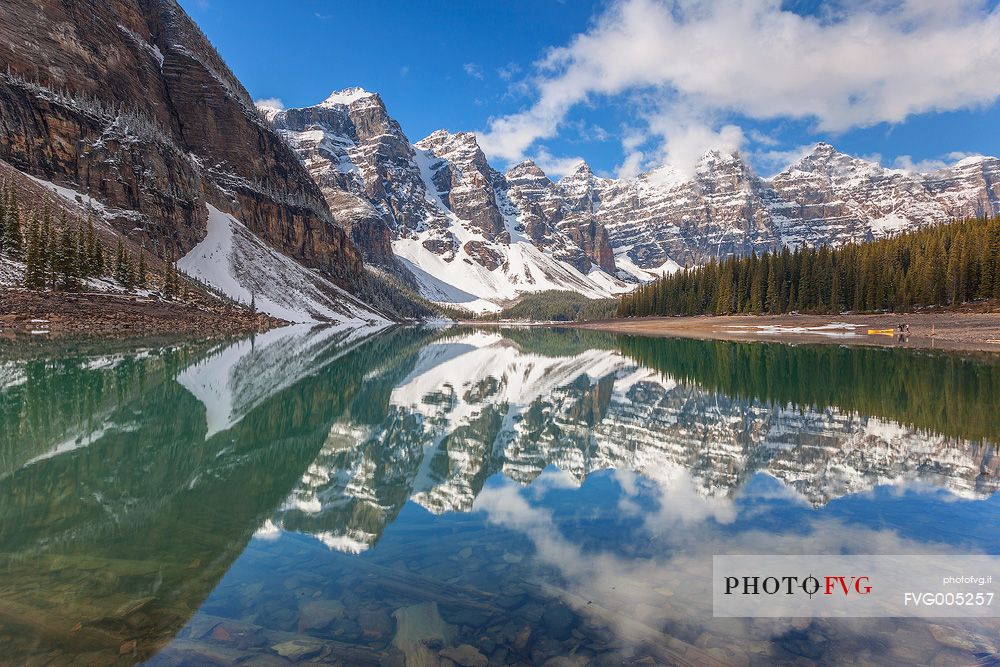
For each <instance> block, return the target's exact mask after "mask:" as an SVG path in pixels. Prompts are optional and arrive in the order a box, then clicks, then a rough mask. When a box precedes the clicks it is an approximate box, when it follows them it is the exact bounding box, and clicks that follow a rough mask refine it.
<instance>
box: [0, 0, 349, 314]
mask: <svg viewBox="0 0 1000 667" xmlns="http://www.w3.org/2000/svg"><path fill="white" fill-rule="evenodd" d="M0 61H2V62H3V63H4V65H5V67H4V71H3V73H2V74H0V136H3V137H4V141H3V142H0V158H2V159H5V160H7V161H8V162H10V163H11V164H13V165H14V166H15V167H17V168H18V169H20V170H22V171H24V172H26V173H28V174H31V175H33V176H36V177H39V178H42V179H45V180H47V181H53V182H56V183H58V184H60V185H64V186H67V187H68V188H69V192H70V194H71V196H72V192H73V191H75V192H77V193H88V194H90V195H93V196H94V197H95V198H96V199H97V200H98V201H99V202H100V203H101V204H102V205H103V206H104V207H106V208H110V209H113V210H114V211H115V212H116V214H115V215H113V216H109V220H108V221H109V222H110V223H111V224H113V225H114V227H115V228H116V230H117V231H118V232H119V233H121V234H124V235H126V236H127V237H128V238H129V239H131V240H133V241H135V242H137V243H142V244H144V245H145V246H146V247H147V248H151V249H152V250H153V252H154V253H155V254H157V255H159V256H161V257H170V256H174V257H178V256H183V255H185V254H186V253H188V252H189V251H191V250H192V249H193V248H195V247H196V246H197V245H199V243H201V242H202V241H204V239H205V237H206V234H207V233H208V231H209V230H208V226H209V224H208V219H209V210H210V209H209V207H213V208H214V209H216V210H219V211H222V212H223V213H225V214H229V215H232V216H233V219H234V220H236V221H237V223H238V224H239V225H240V226H242V227H245V229H246V230H247V233H248V234H250V235H252V236H254V237H257V238H259V239H261V240H262V241H263V245H264V246H265V247H267V248H270V249H273V250H275V251H277V252H278V253H279V254H280V255H281V256H284V257H288V258H291V259H293V260H295V262H296V263H297V264H299V265H302V266H303V267H305V269H303V270H306V269H309V270H317V271H319V272H321V274H322V275H323V276H324V278H323V280H326V279H329V280H332V281H334V282H335V283H337V284H338V285H340V286H341V287H344V288H348V289H352V290H353V289H356V288H358V286H359V285H361V284H363V283H364V281H365V276H364V273H363V267H362V261H361V254H360V253H359V252H358V251H357V249H356V248H355V246H354V244H353V243H351V241H350V239H349V237H348V236H347V234H346V233H345V232H344V230H343V229H341V228H340V227H339V226H337V225H336V224H335V223H334V221H333V219H332V217H331V215H330V211H329V209H328V207H327V204H326V202H325V201H324V198H323V195H322V193H321V191H320V189H319V187H318V186H317V185H316V184H315V183H314V182H313V180H312V179H311V178H310V175H309V173H308V172H307V171H306V169H305V168H304V167H303V166H302V164H301V163H300V162H299V160H298V157H297V156H296V155H295V153H294V152H293V151H292V150H291V149H290V148H289V147H288V145H287V144H286V143H285V142H283V141H282V140H281V138H280V137H279V136H278V135H277V133H275V132H274V131H273V129H272V128H271V126H270V125H269V124H268V123H267V122H266V120H265V119H263V118H262V117H261V116H260V115H259V113H258V112H257V110H256V109H255V107H254V105H253V102H252V101H251V99H250V96H249V94H248V93H247V92H246V90H245V89H244V88H243V86H242V85H241V84H240V82H239V81H238V80H237V79H236V77H235V76H234V75H233V74H232V72H231V71H230V70H229V68H228V67H227V66H226V64H225V63H224V62H223V61H222V59H221V58H220V57H219V55H218V54H217V53H216V51H215V50H214V48H213V47H212V45H211V44H210V43H209V41H208V40H207V39H206V38H205V36H204V35H203V34H202V33H201V31H200V30H199V29H198V27H197V26H196V25H195V24H194V22H193V21H191V19H190V18H189V17H188V16H187V15H186V14H185V13H184V11H183V10H182V9H181V8H180V6H179V5H178V4H177V3H176V2H175V1H174V0H107V1H105V0H101V1H100V2H98V1H97V0H82V1H80V2H72V3H65V2H55V1H54V0H52V1H50V0H46V1H45V2H29V1H28V0H10V1H9V2H4V3H3V5H2V6H0ZM219 262H220V258H219V257H216V263H219ZM230 268H232V267H230ZM224 273H225V274H226V275H227V276H228V277H230V278H234V280H235V282H237V283H240V284H243V283H242V282H241V281H240V280H239V275H237V274H238V273H239V272H238V271H235V270H227V271H225V272H224ZM202 277H203V278H206V277H209V276H204V275H203V276H202ZM243 286H244V287H246V285H245V284H243ZM216 287H219V288H220V289H223V290H224V291H225V290H226V288H227V286H226V285H216ZM331 287H332V284H331ZM323 289H326V287H324V288H323ZM245 291H247V293H249V291H250V290H245ZM328 291H331V292H336V290H328ZM230 296H234V297H236V298H242V297H243V296H244V295H243V294H242V293H241V294H231V295H230ZM333 298H335V299H336V298H339V297H338V296H337V295H334V297H333ZM352 308H353V306H352ZM348 310H350V309H348ZM358 312H359V313H360V312H361V311H358ZM300 315H301V316H302V317H310V316H312V315H317V313H311V312H306V311H305V310H303V311H302V312H301V313H300Z"/></svg>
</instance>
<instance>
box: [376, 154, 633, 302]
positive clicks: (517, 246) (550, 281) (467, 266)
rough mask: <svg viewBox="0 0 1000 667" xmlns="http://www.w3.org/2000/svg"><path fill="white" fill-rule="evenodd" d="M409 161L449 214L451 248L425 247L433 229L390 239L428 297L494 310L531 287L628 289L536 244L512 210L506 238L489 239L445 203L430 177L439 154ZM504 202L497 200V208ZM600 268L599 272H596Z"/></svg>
mask: <svg viewBox="0 0 1000 667" xmlns="http://www.w3.org/2000/svg"><path fill="white" fill-rule="evenodd" d="M414 161H415V163H416V164H417V166H418V168H419V169H420V175H421V178H422V179H423V181H424V185H425V188H426V191H427V201H428V202H429V203H430V204H431V205H432V206H434V207H435V208H436V209H437V210H438V211H439V212H440V214H441V216H442V217H444V218H446V219H447V220H448V222H449V224H448V228H447V235H449V236H450V237H451V240H452V246H453V247H454V248H455V249H456V250H455V252H454V253H446V254H443V255H442V254H438V253H435V252H432V251H430V250H428V249H427V248H426V247H425V246H424V242H425V241H431V240H433V239H440V238H441V231H440V230H434V229H422V230H419V231H415V232H413V233H412V234H410V235H409V236H406V237H403V238H400V239H396V240H395V241H393V243H392V249H393V252H394V253H395V254H396V255H397V256H398V257H400V258H401V259H403V260H405V261H406V263H407V264H408V266H409V268H410V269H411V270H413V273H414V275H415V276H416V278H417V282H418V283H419V284H420V289H421V293H422V294H423V295H424V296H425V297H427V298H428V299H430V300H432V301H436V302H438V303H450V304H454V305H458V306H461V307H463V308H466V309H468V310H471V311H473V312H477V313H481V312H496V311H499V310H500V309H501V306H502V304H504V303H507V302H510V301H513V300H515V299H516V298H517V297H519V296H521V295H522V294H524V293H530V292H541V291H545V290H572V291H576V292H579V293H581V294H583V295H584V296H587V297H589V298H592V299H606V298H610V297H612V296H613V295H614V294H617V293H620V292H624V291H627V290H628V289H629V286H626V285H625V284H624V283H621V282H620V281H618V280H617V279H616V278H614V277H613V276H610V275H607V274H603V272H601V271H599V270H597V271H592V272H591V274H590V275H585V274H583V273H581V272H580V271H578V270H577V269H576V268H574V267H572V266H570V265H569V264H567V263H565V262H561V261H559V260H557V259H555V258H553V257H551V256H550V255H548V254H546V253H545V252H543V251H542V250H539V249H538V248H537V247H535V245H534V244H532V243H531V241H530V239H528V238H527V237H526V236H524V235H523V234H522V233H521V232H519V231H518V227H519V221H518V220H517V218H516V216H515V215H513V214H510V213H505V218H506V223H507V224H506V227H507V232H508V233H509V234H510V243H509V244H505V243H499V242H494V241H490V240H488V239H487V238H486V237H485V236H484V235H483V234H481V233H479V232H478V231H475V230H474V229H472V228H471V227H470V226H469V225H468V224H467V223H466V222H465V221H463V220H462V219H461V218H459V217H458V216H457V215H456V214H455V213H454V212H453V211H451V210H450V209H449V208H448V207H447V206H446V205H445V203H444V199H443V195H442V194H441V192H440V191H439V190H438V188H437V186H436V185H435V183H434V178H433V168H432V165H434V164H435V163H439V162H440V158H438V157H436V156H435V155H433V154H432V153H431V152H430V151H426V150H421V149H416V150H415V157H414ZM498 203H501V202H498ZM505 208H507V207H505V206H500V210H501V211H503V210H504V209H505ZM469 242H474V243H475V244H483V245H485V246H486V247H489V248H491V249H494V250H495V251H496V252H497V254H498V255H499V256H500V257H501V258H502V262H503V263H502V264H501V265H500V266H498V267H497V268H495V269H492V270H490V269H488V268H487V267H485V266H483V265H482V264H481V263H480V262H479V261H477V260H476V259H475V258H474V257H470V256H469V254H468V253H467V252H466V250H465V246H466V244H467V243H469ZM599 273H601V274H603V275H596V274H599Z"/></svg>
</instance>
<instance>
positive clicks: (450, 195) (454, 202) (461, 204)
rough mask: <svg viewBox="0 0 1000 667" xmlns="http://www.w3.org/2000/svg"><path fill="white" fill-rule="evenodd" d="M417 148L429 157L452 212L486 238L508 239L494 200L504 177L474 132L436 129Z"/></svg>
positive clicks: (443, 198)
mask: <svg viewBox="0 0 1000 667" xmlns="http://www.w3.org/2000/svg"><path fill="white" fill-rule="evenodd" d="M416 147H417V148H419V149H420V150H422V151H426V152H427V153H428V154H429V155H430V156H432V162H431V164H430V165H429V168H430V173H431V179H432V181H433V182H434V185H435V186H436V188H437V191H438V194H439V196H440V197H441V198H442V200H443V201H444V202H445V204H446V205H447V207H448V208H449V209H450V210H451V211H452V212H453V213H454V214H455V215H457V216H458V217H459V218H461V219H462V220H466V221H467V222H468V226H469V227H470V228H471V229H472V230H474V231H476V232H478V233H479V234H481V235H482V236H483V237H484V239H485V240H487V241H497V240H504V239H505V238H508V237H505V236H504V232H505V231H506V228H505V227H504V219H503V215H501V213H500V209H499V207H498V206H497V200H496V189H498V188H501V187H502V186H503V180H502V178H503V177H502V176H501V175H500V174H499V173H497V172H496V171H494V169H493V167H491V166H490V165H489V163H488V162H487V161H486V155H485V154H484V153H483V151H482V150H481V149H480V148H479V144H478V143H476V136H475V135H474V134H472V133H471V132H459V133H458V134H450V133H448V132H446V131H445V130H438V131H437V132H434V133H433V134H431V135H430V136H428V137H426V138H424V139H421V140H420V141H418V142H417V143H416Z"/></svg>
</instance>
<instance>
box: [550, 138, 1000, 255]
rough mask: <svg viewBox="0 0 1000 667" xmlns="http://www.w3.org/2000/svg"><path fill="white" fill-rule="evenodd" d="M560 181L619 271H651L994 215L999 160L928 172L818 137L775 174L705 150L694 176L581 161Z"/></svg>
mask: <svg viewBox="0 0 1000 667" xmlns="http://www.w3.org/2000/svg"><path fill="white" fill-rule="evenodd" d="M559 186H560V187H561V189H562V190H563V191H564V192H572V193H573V195H574V196H575V197H577V198H579V199H583V200H585V201H589V202H592V204H593V206H594V209H595V217H596V218H597V220H598V221H599V222H600V223H601V224H602V225H603V226H604V227H605V228H606V229H607V231H608V234H609V236H610V239H611V245H612V247H613V248H614V251H615V257H616V259H617V261H618V265H619V266H620V267H628V268H631V269H633V271H634V268H633V267H638V269H640V270H644V271H648V272H650V273H652V274H657V273H661V272H663V271H664V270H667V271H669V270H672V269H674V268H675V267H676V265H681V266H690V265H693V264H699V263H704V262H706V261H708V260H710V259H712V258H724V257H727V256H729V255H745V254H749V253H750V252H758V253H759V252H763V251H766V250H773V249H775V248H780V247H782V246H790V247H797V246H800V245H802V244H803V243H807V244H809V245H834V246H837V245H842V244H844V243H848V242H852V241H866V240H873V239H878V238H883V237H885V236H887V235H891V234H895V233H899V232H903V231H907V230H909V229H914V228H918V227H923V226H926V225H932V224H938V223H942V222H947V221H949V220H955V219H961V218H967V217H983V216H993V215H998V214H1000V160H998V159H997V158H992V157H972V158H966V159H965V160H962V161H960V162H959V163H957V164H956V165H954V166H952V167H949V168H945V169H941V170H939V171H936V172H932V173H929V174H920V173H914V172H908V171H905V170H901V169H887V168H885V167H882V166H880V165H879V164H877V163H875V162H870V161H867V160H862V159H860V158H855V157H851V156H849V155H846V154H844V153H840V152H839V151H837V150H836V149H834V148H833V147H832V146H831V145H829V144H826V143H820V144H817V145H816V146H815V148H814V149H813V150H812V151H811V152H810V153H809V154H808V155H806V156H805V157H803V158H801V159H800V160H798V161H797V162H795V163H794V164H792V165H790V166H789V167H787V168H786V169H785V170H783V171H782V172H780V173H779V174H777V175H776V176H774V177H773V178H769V179H768V178H762V177H760V176H758V175H757V174H756V173H754V171H753V169H752V168H750V167H749V165H748V164H747V163H746V162H745V160H744V159H743V158H742V157H741V156H740V155H739V154H736V153H733V154H723V153H720V152H717V151H710V152H708V153H706V155H705V156H704V157H703V159H702V160H701V163H700V164H699V166H698V168H697V170H696V173H695V176H694V178H692V179H686V178H684V177H682V176H681V175H680V174H678V173H677V172H676V171H675V170H672V169H671V168H670V167H664V168H661V169H658V170H655V171H653V172H650V173H646V174H642V175H640V176H639V177H638V178H636V179H630V180H616V179H604V178H597V177H595V176H594V175H593V174H592V173H591V172H590V169H589V168H588V167H587V166H586V165H581V166H580V167H579V168H578V169H577V171H576V172H574V173H573V174H570V175H568V176H566V177H565V178H563V179H562V180H561V181H560V182H559Z"/></svg>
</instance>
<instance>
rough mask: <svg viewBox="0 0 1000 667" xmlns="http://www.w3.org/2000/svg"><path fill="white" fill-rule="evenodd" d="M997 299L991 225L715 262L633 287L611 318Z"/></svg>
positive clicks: (996, 250) (998, 256)
mask: <svg viewBox="0 0 1000 667" xmlns="http://www.w3.org/2000/svg"><path fill="white" fill-rule="evenodd" d="M985 299H1000V218H994V219H992V220H982V219H973V220H965V221H961V222H953V223H948V224H942V225H937V226H934V227H928V228H925V229H921V230H917V231H913V232H908V233H906V234H902V235H900V236H895V237H892V238H888V239H883V240H879V241H871V242H865V243H850V244H847V245H845V246H842V247H840V248H836V249H832V248H830V247H828V246H821V247H819V248H815V247H802V248H798V249H796V250H795V251H794V252H793V251H790V250H789V249H788V248H784V249H782V250H780V251H773V252H766V253H764V254H763V255H756V254H752V255H749V256H746V257H730V258H728V259H725V260H723V261H721V262H717V261H715V260H713V261H711V262H709V263H708V264H706V265H704V266H699V267H695V268H690V269H684V270H681V271H678V272H676V273H674V274H673V275H670V276H665V277H663V278H660V279H658V280H656V281H655V282H652V283H649V284H647V285H643V286H642V287H639V288H638V289H636V290H635V291H634V292H632V293H631V294H628V295H625V296H624V297H622V298H621V300H620V301H619V303H618V311H617V316H618V317H641V316H647V315H704V314H716V315H726V314H741V313H747V314H749V313H752V314H762V313H769V314H779V313H788V312H792V311H799V312H806V313H839V312H842V311H845V310H849V311H878V310H889V311H895V310H908V309H910V308H913V307H917V306H955V305H959V304H962V303H967V302H970V301H979V300H985Z"/></svg>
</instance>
